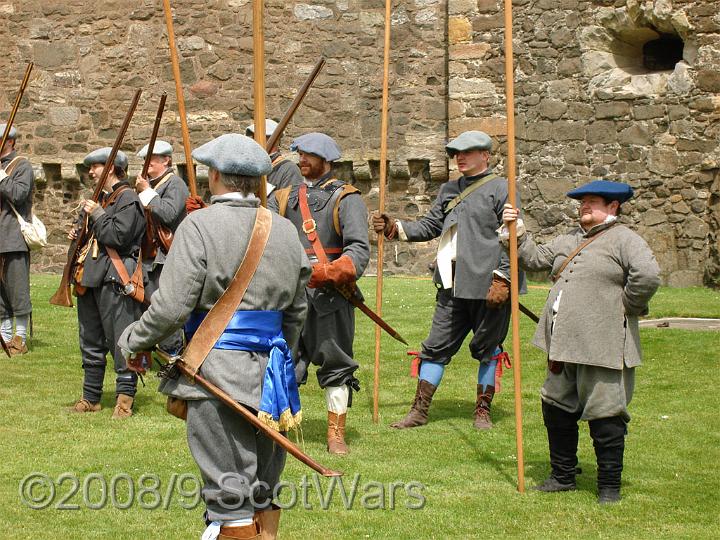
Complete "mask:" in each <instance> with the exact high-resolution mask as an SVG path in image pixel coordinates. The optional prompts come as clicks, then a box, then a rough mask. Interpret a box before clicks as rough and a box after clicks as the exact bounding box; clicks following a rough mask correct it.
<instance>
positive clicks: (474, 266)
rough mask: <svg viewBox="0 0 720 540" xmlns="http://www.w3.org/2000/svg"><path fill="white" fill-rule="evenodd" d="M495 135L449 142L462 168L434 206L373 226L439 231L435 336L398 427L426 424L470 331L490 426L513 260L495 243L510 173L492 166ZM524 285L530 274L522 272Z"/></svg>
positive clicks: (479, 415)
mask: <svg viewBox="0 0 720 540" xmlns="http://www.w3.org/2000/svg"><path fill="white" fill-rule="evenodd" d="M491 149H492V140H491V139H490V137H489V136H488V135H487V134H485V133H483V132H482V131H466V132H464V133H462V134H460V136H459V137H457V138H456V139H454V140H452V141H450V143H448V145H447V146H446V147H445V150H446V151H447V154H448V156H449V157H450V158H453V157H454V158H455V159H456V160H457V166H458V170H459V171H460V172H461V173H462V175H463V176H461V177H460V178H459V179H458V180H457V181H450V182H446V183H445V184H443V185H442V187H441V188H440V191H439V193H438V195H437V198H436V199H435V203H434V204H433V206H432V208H431V209H430V211H429V212H428V213H427V214H426V215H425V216H423V217H422V218H420V219H418V220H417V221H405V220H403V221H400V220H397V219H394V218H392V217H390V216H388V215H386V214H380V215H375V216H374V217H373V227H374V229H375V232H377V233H378V234H384V235H385V237H386V238H387V239H389V240H394V239H396V238H397V239H399V240H402V241H405V242H427V241H428V240H432V239H434V238H438V237H439V238H440V243H439V246H438V252H437V265H436V268H435V273H434V276H433V281H434V283H435V286H436V287H437V289H438V292H437V296H436V302H437V303H436V306H435V314H434V315H433V320H432V326H431V328H430V335H429V336H428V337H427V339H426V340H425V341H424V342H423V344H422V351H421V353H420V356H419V358H420V362H421V364H420V374H419V376H418V384H417V389H416V391H415V400H414V402H413V404H412V406H411V408H410V411H409V412H408V413H407V415H406V416H405V418H403V419H402V420H400V421H398V422H395V423H394V424H392V427H394V428H397V429H405V428H412V427H416V426H422V425H425V424H426V423H427V421H428V410H429V408H430V403H431V401H432V398H433V395H434V394H435V391H436V390H437V388H438V386H439V385H440V381H441V380H442V377H443V374H444V372H445V367H446V366H447V365H448V364H449V363H450V360H451V359H452V357H453V356H454V355H455V354H456V353H457V352H458V350H460V347H461V346H462V343H463V341H464V339H465V337H466V336H467V335H468V333H469V332H471V331H472V333H473V338H472V341H471V342H470V354H471V355H472V357H473V358H475V359H476V360H477V361H478V362H479V367H478V377H477V394H476V401H475V420H474V427H475V428H477V429H490V428H492V421H491V419H490V404H491V403H492V400H493V396H494V395H495V373H496V367H497V363H498V361H499V360H500V359H501V358H502V356H501V355H502V349H501V345H502V342H503V340H504V339H505V336H506V334H507V331H508V327H509V321H510V305H509V302H508V301H507V300H508V297H509V295H510V284H509V276H510V263H509V260H508V257H507V255H505V254H504V253H503V251H502V249H501V248H500V246H498V244H497V234H496V232H495V230H496V229H497V228H498V227H499V226H500V224H501V223H502V222H501V217H502V211H503V205H504V204H505V203H506V202H507V197H508V191H507V180H506V179H505V178H501V177H499V176H497V175H496V174H495V173H494V172H493V171H492V169H491V168H490V167H489V162H490V150H491ZM520 279H521V282H520V285H521V288H522V287H524V278H523V276H522V275H521V276H520Z"/></svg>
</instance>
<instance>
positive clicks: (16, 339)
mask: <svg viewBox="0 0 720 540" xmlns="http://www.w3.org/2000/svg"><path fill="white" fill-rule="evenodd" d="M4 132H5V124H0V133H4ZM17 137H18V132H17V129H15V127H14V126H13V127H11V128H10V132H9V133H8V137H7V140H6V141H5V147H4V148H0V164H1V166H0V231H2V234H0V333H2V338H3V341H5V343H6V344H7V345H8V349H9V351H10V355H11V356H15V355H19V354H26V353H27V352H28V348H27V344H26V341H27V330H28V326H29V322H30V315H31V313H32V304H31V303H30V249H29V248H28V246H27V244H26V243H25V239H24V238H23V235H22V233H21V232H20V222H19V220H18V218H17V215H16V212H17V214H18V215H20V216H21V217H22V218H23V219H24V220H25V221H27V222H31V221H32V199H33V197H32V195H33V187H34V184H35V175H34V174H33V169H32V165H31V164H30V161H28V160H27V158H24V157H23V156H21V155H19V154H18V153H17V150H16V148H15V143H16V141H17ZM13 321H14V322H15V325H14V326H15V328H14V329H13Z"/></svg>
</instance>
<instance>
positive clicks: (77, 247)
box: [50, 89, 142, 307]
mask: <svg viewBox="0 0 720 540" xmlns="http://www.w3.org/2000/svg"><path fill="white" fill-rule="evenodd" d="M141 93H142V90H140V89H138V90H137V91H136V92H135V97H133V100H132V104H131V105H130V110H128V112H127V114H126V115H125V120H123V124H122V127H121V128H120V131H119V132H118V134H117V137H116V138H115V143H114V144H113V147H112V150H111V151H110V155H109V156H108V158H107V161H105V166H104V168H103V172H102V175H101V176H100V179H99V180H98V182H97V185H96V186H95V190H94V191H93V195H92V200H93V201H94V202H98V201H99V200H100V194H101V193H102V190H103V188H104V187H105V182H106V181H107V178H108V176H109V175H110V171H111V170H112V168H113V166H114V164H115V156H116V155H117V153H118V150H119V149H120V145H121V144H122V141H123V138H125V132H127V129H128V126H129V125H130V120H132V117H133V114H135V109H136V108H137V104H138V101H140V94H141ZM81 216H82V211H81ZM87 232H88V227H87V216H83V217H82V219H80V230H79V231H78V232H77V236H76V238H75V239H74V240H72V241H71V242H70V247H69V248H68V256H67V261H66V262H65V267H64V268H63V274H62V279H61V280H60V286H59V287H58V290H57V291H56V292H55V294H54V295H53V296H52V298H50V303H51V304H53V305H55V306H63V307H73V302H72V297H71V295H70V283H71V281H72V277H73V274H74V272H75V267H76V265H77V259H78V256H79V255H80V251H81V250H82V248H83V246H84V245H85V243H86V241H87Z"/></svg>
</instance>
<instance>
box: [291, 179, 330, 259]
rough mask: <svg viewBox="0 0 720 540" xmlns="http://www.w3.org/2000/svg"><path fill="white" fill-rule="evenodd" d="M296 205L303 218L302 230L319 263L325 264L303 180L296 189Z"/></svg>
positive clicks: (325, 256) (323, 251)
mask: <svg viewBox="0 0 720 540" xmlns="http://www.w3.org/2000/svg"><path fill="white" fill-rule="evenodd" d="M298 207H299V208H300V215H301V216H302V218H303V222H302V230H303V232H304V233H305V236H307V238H308V240H309V241H310V245H311V246H312V248H313V251H314V252H315V256H316V257H317V259H318V262H319V263H320V264H327V263H328V258H327V254H326V253H325V248H324V247H323V245H322V242H320V237H319V236H318V234H317V223H315V220H314V219H313V217H312V212H310V207H309V206H308V199H307V184H305V183H304V182H303V183H302V184H300V187H299V189H298Z"/></svg>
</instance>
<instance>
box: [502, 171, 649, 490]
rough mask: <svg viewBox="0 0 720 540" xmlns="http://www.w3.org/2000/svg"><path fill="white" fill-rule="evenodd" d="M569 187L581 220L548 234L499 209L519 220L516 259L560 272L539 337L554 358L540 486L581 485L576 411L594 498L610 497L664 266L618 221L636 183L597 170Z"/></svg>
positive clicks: (546, 390) (545, 394) (546, 389)
mask: <svg viewBox="0 0 720 540" xmlns="http://www.w3.org/2000/svg"><path fill="white" fill-rule="evenodd" d="M567 195H568V197H571V198H573V199H578V200H580V209H579V216H580V226H579V227H578V228H577V229H575V230H574V231H571V232H570V233H569V234H563V235H560V236H557V237H555V238H553V239H552V240H550V241H549V242H548V243H547V244H542V245H537V244H536V243H535V242H534V241H533V239H532V238H530V235H529V234H527V233H526V232H525V227H524V225H523V224H522V220H519V219H518V213H517V210H515V209H512V208H507V209H505V211H504V213H503V220H504V222H505V224H506V225H507V223H510V222H511V221H516V220H517V227H518V260H519V263H520V266H522V267H523V268H525V269H526V270H535V271H539V270H551V275H550V278H551V280H553V281H554V284H553V286H552V289H550V293H549V294H548V297H547V301H546V302H545V309H544V310H543V313H542V316H541V317H540V322H539V323H538V326H537V330H536V332H535V338H534V339H533V344H534V345H536V346H537V347H539V348H540V349H542V350H544V351H545V352H546V353H547V358H548V370H547V377H546V379H545V383H544V384H543V387H542V390H541V391H540V397H541V399H542V412H543V420H544V422H545V427H546V429H547V434H548V443H549V446H550V467H551V473H550V477H549V478H548V479H547V480H545V482H544V483H543V484H541V485H539V486H537V487H536V488H535V489H537V490H538V491H545V492H554V491H571V490H574V489H575V474H576V466H577V462H578V461H577V446H578V421H579V420H586V421H587V422H588V424H589V426H590V436H591V437H592V440H593V446H594V447H595V456H596V458H597V483H598V495H599V497H598V500H599V502H600V503H601V504H603V503H612V502H616V501H619V500H620V479H621V475H622V469H623V452H624V449H625V434H626V433H627V423H628V422H629V421H630V415H629V414H628V411H627V406H628V405H629V403H630V399H631V398H632V394H633V387H634V384H635V367H636V366H639V365H640V357H641V351H640V332H639V329H638V317H639V316H641V315H646V314H647V313H648V302H649V301H650V298H651V297H652V296H653V294H655V291H656V290H657V288H658V286H659V284H660V279H659V271H660V270H659V268H658V265H657V262H656V261H655V257H654V256H653V253H652V251H651V250H650V248H649V247H648V245H647V243H646V242H645V240H643V239H642V238H641V237H640V236H638V235H637V234H636V233H634V232H633V231H631V230H630V229H628V228H627V227H625V226H624V225H620V224H618V222H617V216H618V215H619V214H620V205H621V204H622V203H623V202H625V201H627V200H628V199H630V198H631V197H632V195H633V190H632V188H631V187H630V186H628V185H626V184H622V183H620V182H609V181H607V180H596V181H594V182H590V183H589V184H586V185H584V186H581V187H579V188H577V189H574V190H572V191H570V192H569V193H568V194H567ZM504 228H505V229H506V226H505V227H504ZM506 236H507V235H506V234H503V230H501V231H500V238H501V239H503V238H504V237H506Z"/></svg>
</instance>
